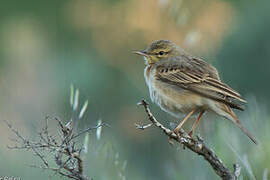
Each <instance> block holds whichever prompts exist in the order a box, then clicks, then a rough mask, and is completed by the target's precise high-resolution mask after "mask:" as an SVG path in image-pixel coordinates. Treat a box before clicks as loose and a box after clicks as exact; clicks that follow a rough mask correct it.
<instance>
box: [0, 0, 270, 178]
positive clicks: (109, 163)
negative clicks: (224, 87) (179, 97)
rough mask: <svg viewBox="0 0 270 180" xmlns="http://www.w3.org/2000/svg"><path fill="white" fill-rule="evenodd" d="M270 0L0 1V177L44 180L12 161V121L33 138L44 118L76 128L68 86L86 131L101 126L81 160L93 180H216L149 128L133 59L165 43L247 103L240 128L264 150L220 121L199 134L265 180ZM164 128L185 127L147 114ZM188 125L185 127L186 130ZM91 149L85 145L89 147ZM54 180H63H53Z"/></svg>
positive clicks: (21, 160) (19, 160) (204, 124)
mask: <svg viewBox="0 0 270 180" xmlns="http://www.w3.org/2000/svg"><path fill="white" fill-rule="evenodd" d="M269 7H270V1H269V0H258V1H252V0H238V1H234V0H197V1H184V0H147V1H145V0H57V1H55V0H46V1H42V0H26V1H21V0H2V1H1V6H0V114H1V116H0V120H1V122H0V159H1V160H0V176H10V177H11V176H15V177H21V178H22V179H28V180H32V179H48V177H49V176H50V175H52V173H50V172H48V171H42V170H40V169H34V168H31V167H29V165H31V164H39V163H40V162H39V160H38V158H36V157H33V156H32V154H31V153H30V152H28V151H19V150H9V149H8V148H7V145H10V144H12V143H11V141H10V139H9V138H10V137H14V136H13V135H12V133H11V132H10V130H9V129H8V128H7V126H6V125H5V124H4V123H3V121H2V120H8V121H9V122H11V123H12V124H13V126H14V127H16V128H17V129H19V130H20V131H21V132H22V133H23V134H24V135H25V136H26V137H29V138H35V136H36V135H35V133H36V132H37V129H39V128H40V127H41V124H42V122H43V120H44V118H45V116H46V115H50V116H52V117H53V116H58V117H60V118H62V119H63V120H64V121H69V119H70V117H71V114H72V112H71V111H72V110H71V107H70V105H69V94H70V85H71V84H73V85H74V86H75V87H76V88H79V89H80V105H82V103H83V101H84V100H86V99H88V101H89V108H88V111H87V113H86V116H85V117H84V119H82V120H81V122H80V124H79V127H80V128H81V129H82V128H84V127H87V126H89V125H93V126H94V125H95V124H96V123H97V120H99V119H102V121H103V122H106V123H108V124H110V125H111V128H103V129H102V134H101V139H100V140H97V139H96V136H95V133H90V140H89V144H88V146H89V150H88V153H87V154H85V170H86V174H87V175H88V176H89V177H93V178H94V179H101V180H107V179H108V180H111V179H128V180H141V179H150V180H151V179H155V180H161V179H172V180H176V179H177V180H179V179H183V180H184V179H194V180H196V179H200V180H201V179H218V177H217V176H216V175H215V174H214V172H213V170H212V169H211V168H210V166H209V164H207V163H206V162H205V161H204V160H203V158H202V157H199V156H197V155H194V154H193V153H192V152H190V151H189V150H184V149H183V148H182V147H181V146H178V145H175V146H174V147H171V146H169V144H168V139H167V137H165V136H164V135H163V134H162V133H161V132H160V131H159V130H158V129H155V128H149V129H147V130H145V131H139V130H136V129H135V126H134V123H147V122H148V121H147V117H146V115H145V113H144V111H143V109H142V108H139V107H137V106H136V103H137V102H138V101H139V100H140V99H141V98H146V99H147V100H148V101H150V99H149V94H148V89H147V87H146V85H145V82H144V77H143V68H144V62H143V59H142V58H141V57H138V56H135V55H133V54H132V53H131V52H132V50H141V49H144V48H145V47H146V46H147V45H148V44H149V43H151V42H152V41H154V40H158V39H169V40H172V41H174V42H176V43H177V44H179V45H180V46H181V47H183V48H184V49H186V51H188V52H190V53H192V54H193V55H195V56H198V57H201V58H204V59H205V60H206V61H208V62H209V63H212V64H213V65H215V66H216V67H217V68H218V70H219V71H220V75H221V77H222V79H223V80H224V81H225V82H226V83H227V84H229V85H230V86H231V87H233V88H235V89H236V90H238V91H239V92H240V93H242V94H243V96H244V97H245V98H246V99H247V100H248V102H249V103H248V105H247V107H246V111H245V112H239V113H238V115H239V116H240V119H241V121H242V122H243V124H244V125H245V126H246V127H247V128H248V129H249V130H250V132H251V133H252V134H254V136H255V137H256V138H257V139H258V141H259V145H257V146H256V145H254V144H253V143H252V142H251V141H250V140H249V139H248V138H247V137H245V136H244V135H243V134H242V133H241V132H240V130H238V129H237V128H236V127H234V126H233V125H232V124H231V123H230V122H229V121H224V120H223V119H222V118H220V117H216V116H212V115H206V116H204V117H203V118H202V121H201V122H200V125H199V128H198V129H197V131H196V133H199V134H200V135H201V136H202V137H203V138H204V139H205V141H206V143H207V144H208V145H209V146H211V147H212V148H213V149H214V150H215V151H216V153H217V154H218V155H219V156H220V157H221V159H222V160H223V161H224V163H225V164H226V165H227V166H228V167H230V168H232V164H233V163H239V164H240V165H241V167H242V175H241V176H242V179H263V178H264V179H267V174H268V171H269V168H270V141H269V140H270V112H269V106H270V101H269V99H270V94H269V92H270V83H269V78H270V45H269V44H270V35H269V32H270V21H269V19H270V13H269ZM151 109H152V111H153V113H154V114H155V115H156V117H157V118H158V119H159V120H160V121H161V122H162V123H164V124H165V125H166V126H170V122H178V121H179V120H177V119H175V118H173V117H171V116H170V115H168V114H166V113H165V112H162V111H161V110H160V109H159V108H158V107H157V106H156V105H154V104H151ZM191 123H192V121H190V123H189V124H187V125H186V126H185V129H187V130H188V129H189V128H190V126H191ZM82 141H83V139H82ZM51 178H52V179H61V178H59V177H57V176H52V177H51Z"/></svg>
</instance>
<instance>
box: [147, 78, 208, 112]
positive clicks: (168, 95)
mask: <svg viewBox="0 0 270 180" xmlns="http://www.w3.org/2000/svg"><path fill="white" fill-rule="evenodd" d="M146 75H147V74H145V78H146V82H147V85H148V87H149V93H150V97H151V100H152V101H153V102H155V103H156V104H157V105H159V106H160V108H161V109H162V110H164V111H166V112H168V113H170V114H172V115H173V116H175V117H181V116H182V115H183V114H187V113H189V112H191V111H192V110H194V109H196V110H198V111H199V110H200V109H204V108H205V105H206V104H207V102H206V101H207V99H205V98H204V97H201V96H199V95H197V94H195V93H192V92H190V91H187V90H184V89H181V88H180V87H175V86H173V85H169V84H165V83H163V82H160V81H157V80H155V79H154V78H151V77H149V76H148V77H147V76H146Z"/></svg>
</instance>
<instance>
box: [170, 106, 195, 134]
mask: <svg viewBox="0 0 270 180" xmlns="http://www.w3.org/2000/svg"><path fill="white" fill-rule="evenodd" d="M195 111H196V109H193V110H192V111H190V113H188V114H187V115H186V117H185V118H184V119H183V121H181V122H180V123H179V124H178V126H177V127H176V128H175V129H174V130H173V132H174V133H175V134H176V135H179V130H180V129H181V127H182V126H183V125H184V123H185V122H186V121H187V120H188V118H189V117H190V116H191V115H192V114H193V113H194V112H195Z"/></svg>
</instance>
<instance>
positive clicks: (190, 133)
mask: <svg viewBox="0 0 270 180" xmlns="http://www.w3.org/2000/svg"><path fill="white" fill-rule="evenodd" d="M204 112H205V110H202V111H201V112H200V114H199V115H198V117H197V119H196V121H195V123H194V124H193V126H192V129H191V131H190V132H189V133H188V135H189V136H190V137H192V134H193V131H194V130H195V128H196V127H197V125H198V124H199V121H200V119H201V117H202V115H203V113H204Z"/></svg>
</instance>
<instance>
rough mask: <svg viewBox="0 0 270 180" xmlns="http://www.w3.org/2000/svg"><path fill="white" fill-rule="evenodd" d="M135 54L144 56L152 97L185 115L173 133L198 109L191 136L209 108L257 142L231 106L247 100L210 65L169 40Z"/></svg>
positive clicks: (175, 112) (162, 106)
mask: <svg viewBox="0 0 270 180" xmlns="http://www.w3.org/2000/svg"><path fill="white" fill-rule="evenodd" d="M135 53H136V54H139V55H142V56H144V58H145V61H146V68H145V71H144V75H145V80H146V83H147V85H148V87H149V92H150V97H151V100H152V101H153V102H155V103H157V104H158V105H159V106H160V107H161V109H163V110H164V111H166V112H169V113H170V114H172V115H174V116H176V117H179V115H180V114H187V116H186V118H185V119H184V120H183V121H182V122H181V123H180V124H179V125H178V126H177V128H176V129H175V132H178V131H179V129H180V128H181V127H182V125H183V124H184V123H185V121H186V120H187V119H188V118H189V117H190V116H191V115H192V114H194V113H195V112H199V116H198V118H197V120H196V122H195V123H194V125H193V127H192V130H191V131H190V133H189V134H190V135H192V133H193V131H194V129H195V128H196V126H197V124H198V122H199V120H200V117H201V116H202V115H203V113H204V112H205V111H212V112H215V113H216V114H218V115H221V116H223V117H225V118H227V119H229V120H231V121H232V122H233V123H234V124H236V125H237V126H238V127H239V128H240V129H241V130H242V131H243V132H244V133H245V134H246V135H247V136H248V137H249V138H250V139H251V140H252V141H253V142H254V143H256V140H255V138H254V137H253V136H252V135H251V134H250V133H249V132H248V131H247V130H246V129H245V128H244V127H243V126H242V125H241V123H240V121H239V120H238V118H237V116H236V114H235V113H234V112H233V111H232V108H234V109H238V110H244V109H243V108H242V107H241V105H242V104H244V103H246V101H245V100H244V99H243V98H242V97H241V95H240V94H239V93H238V92H236V91H235V90H233V89H232V88H230V87H229V86H228V85H226V84H225V83H223V82H222V81H221V80H220V78H219V75H218V71H217V70H216V68H214V67H213V66H212V65H210V64H208V63H206V62H205V61H203V60H201V59H199V58H196V57H193V56H191V55H189V54H187V53H186V52H185V51H184V50H182V49H181V48H180V47H178V46H176V45H175V44H174V43H172V42H171V41H168V40H159V41H155V42H154V43H152V44H151V45H150V46H149V47H148V48H147V49H146V50H144V51H136V52H135Z"/></svg>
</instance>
